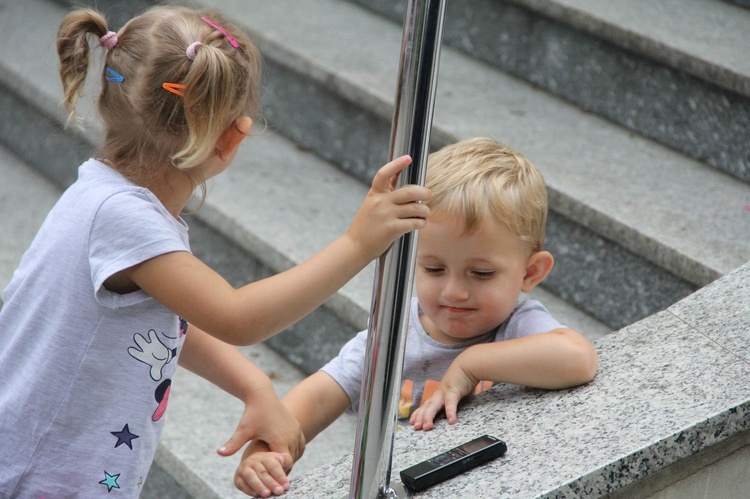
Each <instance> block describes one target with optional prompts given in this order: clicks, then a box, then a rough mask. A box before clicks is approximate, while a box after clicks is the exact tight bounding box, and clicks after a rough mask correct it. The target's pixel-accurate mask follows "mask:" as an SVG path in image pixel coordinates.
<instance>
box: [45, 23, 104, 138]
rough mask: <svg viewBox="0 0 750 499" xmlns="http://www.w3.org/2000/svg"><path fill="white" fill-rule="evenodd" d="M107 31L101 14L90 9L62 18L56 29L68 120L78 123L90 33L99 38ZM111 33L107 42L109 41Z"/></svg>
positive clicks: (86, 69) (87, 60)
mask: <svg viewBox="0 0 750 499" xmlns="http://www.w3.org/2000/svg"><path fill="white" fill-rule="evenodd" d="M108 33H109V28H108V26H107V21H106V19H104V17H103V16H102V15H101V14H99V13H98V12H96V11H95V10H91V9H82V10H78V11H75V12H71V13H70V14H68V15H67V16H65V18H64V19H63V21H62V23H61V24H60V29H59V30H58V32H57V54H58V56H59V58H60V80H62V86H63V94H64V96H65V97H64V99H63V105H64V106H65V110H66V111H68V121H67V122H66V126H67V124H69V123H70V122H71V121H73V122H77V121H78V120H77V117H76V113H75V110H76V103H77V102H78V97H79V96H80V95H81V91H82V90H83V86H84V83H85V82H86V74H87V73H88V69H89V35H93V36H95V37H96V38H102V37H104V36H106V35H107V34H108ZM111 38H112V37H111V35H110V37H109V40H110V41H109V43H110V44H111V43H112V42H111Z"/></svg>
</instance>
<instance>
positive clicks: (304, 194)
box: [0, 0, 608, 337]
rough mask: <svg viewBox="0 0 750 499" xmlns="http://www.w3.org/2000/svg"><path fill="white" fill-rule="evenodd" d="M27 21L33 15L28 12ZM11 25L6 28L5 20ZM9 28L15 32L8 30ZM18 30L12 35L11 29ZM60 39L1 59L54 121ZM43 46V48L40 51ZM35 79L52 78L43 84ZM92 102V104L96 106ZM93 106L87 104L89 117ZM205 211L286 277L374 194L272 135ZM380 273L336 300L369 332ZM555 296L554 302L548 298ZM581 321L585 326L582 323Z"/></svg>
mask: <svg viewBox="0 0 750 499" xmlns="http://www.w3.org/2000/svg"><path fill="white" fill-rule="evenodd" d="M12 7H14V8H18V9H19V12H17V13H18V14H19V16H20V13H21V12H20V9H30V8H31V7H34V8H35V10H37V11H39V12H37V13H36V14H35V16H36V19H43V20H44V22H45V25H50V24H51V25H56V24H57V23H59V18H60V17H61V16H62V15H64V9H60V8H59V7H57V6H56V5H55V4H51V3H49V2H45V1H43V0H31V1H29V2H24V3H23V4H13V5H12ZM24 14H25V16H24V17H23V18H24V19H25V18H26V16H28V17H34V16H31V15H29V12H26V11H24ZM12 17H15V15H14V16H7V17H6V16H3V18H2V19H0V40H2V38H3V37H4V36H6V34H7V35H8V36H10V35H12V34H13V33H14V31H13V30H21V31H23V30H27V29H33V26H32V25H31V24H30V25H29V26H24V24H23V22H21V17H19V22H17V23H7V24H8V26H3V24H4V23H3V20H7V19H10V18H12ZM6 22H7V21H6ZM6 27H8V28H9V30H7V31H6V30H5V28H6ZM10 28H12V29H10ZM53 38H54V36H50V35H49V34H47V35H46V38H45V36H41V35H40V36H39V37H38V38H34V43H32V44H31V46H30V47H29V48H28V50H30V52H29V56H30V54H31V51H34V52H36V59H34V60H35V61H36V62H35V64H34V65H32V66H31V69H28V68H26V66H25V65H23V64H22V61H23V59H24V57H23V56H24V55H25V54H23V53H21V54H20V56H21V57H18V56H17V57H14V58H10V57H7V54H3V53H2V51H3V50H4V49H3V48H2V47H7V44H2V43H0V60H5V61H9V63H8V65H7V67H6V68H5V70H6V72H12V73H13V74H14V75H16V78H17V79H18V80H19V81H22V82H23V83H24V84H25V87H24V91H26V92H29V93H31V92H33V93H35V94H37V95H38V96H39V97H40V98H41V99H42V102H41V105H42V106H43V108H44V109H45V111H47V112H49V113H50V114H52V115H53V116H58V117H61V116H63V114H62V113H61V112H60V110H59V106H54V108H50V107H49V106H51V103H53V102H59V99H60V94H61V91H60V90H59V88H58V87H59V83H58V81H57V79H56V78H54V77H53V76H52V75H51V74H50V73H51V72H52V71H53V70H54V68H56V64H55V63H53V61H55V60H56V59H55V57H56V56H55V55H54V47H53ZM35 44H36V45H35ZM33 75H45V76H46V77H37V78H35V77H34V76H33ZM89 100H90V99H89ZM86 106H88V108H90V104H89V103H88V102H86V101H85V99H83V98H82V99H81V107H82V108H83V114H86V113H87V112H88V113H90V110H89V111H87V107H86ZM85 133H86V134H87V135H88V136H89V138H90V140H95V137H96V136H97V134H98V131H97V129H96V128H95V127H89V128H88V129H87V131H86V132H85ZM209 189H210V192H209V196H208V198H207V202H206V205H205V206H204V208H203V209H202V210H201V211H200V212H199V213H198V216H199V217H200V218H201V219H203V220H205V221H206V222H208V223H209V224H210V225H212V226H213V227H214V228H216V229H217V230H219V231H220V232H222V233H224V234H225V235H227V236H228V237H230V238H231V239H233V240H234V241H235V242H237V243H238V244H239V245H240V246H242V247H244V248H245V249H247V250H249V251H251V252H252V253H253V254H256V255H257V256H258V258H260V259H262V260H263V262H264V263H265V264H267V265H269V266H270V267H271V268H273V269H276V270H277V271H278V270H283V269H285V268H288V267H290V266H291V265H294V264H296V263H299V262H301V261H303V260H304V259H306V258H308V257H309V256H311V255H312V254H313V253H314V252H315V251H316V250H318V249H321V248H322V247H323V246H324V245H325V244H327V243H328V242H330V241H332V240H333V239H334V238H335V237H337V236H338V235H340V234H342V233H343V232H344V231H345V230H346V228H347V227H348V223H349V221H350V220H351V218H352V216H353V215H354V213H355V212H356V209H357V207H358V206H359V203H360V202H361V200H362V199H363V198H364V196H365V194H366V192H367V186H366V185H364V184H363V183H362V182H360V181H358V180H356V179H354V178H353V177H350V176H348V175H346V174H343V173H342V172H341V171H340V170H338V169H336V168H335V167H333V166H332V165H330V164H328V163H326V162H325V161H322V160H320V159H319V158H318V157H316V156H315V155H313V154H310V153H306V152H305V151H301V150H299V149H298V148H296V147H295V146H294V145H293V144H291V143H289V142H288V141H286V140H284V139H282V138H280V137H279V136H277V135H276V134H274V133H272V132H270V131H266V132H264V133H260V134H259V135H258V136H256V137H251V138H250V139H249V140H248V141H247V142H246V143H245V145H243V152H242V153H241V154H239V155H238V157H237V159H236V161H235V164H233V165H232V167H231V168H230V169H229V170H227V172H226V173H225V174H224V175H221V176H219V177H217V178H216V179H215V181H212V182H211V183H210V185H209ZM372 276H373V266H372V265H371V266H370V268H369V269H368V270H367V271H366V272H363V273H361V274H360V275H359V276H357V277H356V278H355V279H354V280H353V281H352V282H351V283H350V284H349V285H347V286H346V287H345V288H344V290H343V291H342V292H341V293H339V294H338V295H336V296H335V297H333V298H332V300H331V303H330V305H331V307H332V308H333V309H334V310H335V311H336V312H337V313H338V314H339V315H340V316H342V317H343V318H345V319H347V320H348V321H349V322H350V323H352V324H357V325H359V326H358V327H364V325H365V324H366V318H367V313H368V311H369V303H370V295H371V291H372V282H373V281H372V279H373V277H372ZM538 294H540V295H542V297H543V299H544V300H545V302H556V303H557V305H554V304H553V305H551V308H557V309H559V310H560V311H561V312H563V315H564V317H563V320H565V321H566V322H569V323H570V324H571V325H573V324H577V323H584V324H585V325H586V329H591V330H592V334H593V335H594V337H598V336H601V335H602V334H605V333H606V332H608V329H607V328H606V327H604V326H602V325H601V323H598V322H596V321H593V322H589V321H588V319H587V316H585V314H584V315H580V314H578V313H577V311H575V310H573V312H572V314H571V318H570V319H567V318H565V313H564V310H566V309H567V308H569V307H567V306H566V305H565V304H564V302H561V301H560V300H557V299H556V298H555V297H553V296H552V295H549V293H545V292H544V291H543V290H540V291H539V292H538ZM548 295H549V296H548ZM579 321H580V322H579Z"/></svg>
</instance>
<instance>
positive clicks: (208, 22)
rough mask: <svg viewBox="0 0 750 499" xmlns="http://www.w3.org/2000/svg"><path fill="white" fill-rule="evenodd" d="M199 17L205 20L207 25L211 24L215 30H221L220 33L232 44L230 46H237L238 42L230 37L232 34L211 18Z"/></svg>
mask: <svg viewBox="0 0 750 499" xmlns="http://www.w3.org/2000/svg"><path fill="white" fill-rule="evenodd" d="M201 19H202V20H203V21H204V22H206V23H207V24H208V25H210V26H213V27H214V28H216V29H217V30H219V31H220V32H221V34H222V35H224V37H225V38H226V39H227V41H228V42H229V43H230V44H231V45H232V47H234V48H239V46H240V44H239V43H237V40H235V39H234V38H232V35H230V34H229V33H228V32H227V30H225V29H224V28H222V27H221V26H220V25H219V24H217V23H215V22H213V21H212V20H211V19H209V18H207V17H201Z"/></svg>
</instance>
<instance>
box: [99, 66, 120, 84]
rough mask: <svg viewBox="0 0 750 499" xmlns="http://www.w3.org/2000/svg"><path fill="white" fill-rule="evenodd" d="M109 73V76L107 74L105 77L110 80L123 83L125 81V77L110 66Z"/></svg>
mask: <svg viewBox="0 0 750 499" xmlns="http://www.w3.org/2000/svg"><path fill="white" fill-rule="evenodd" d="M107 73H109V76H105V77H104V79H105V80H107V81H109V82H112V83H122V82H123V81H125V78H123V77H122V75H121V74H120V73H118V72H117V71H115V70H114V69H112V68H110V67H109V66H107Z"/></svg>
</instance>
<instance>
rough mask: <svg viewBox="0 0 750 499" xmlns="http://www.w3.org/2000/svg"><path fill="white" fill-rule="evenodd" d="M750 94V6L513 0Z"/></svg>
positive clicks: (668, 0) (677, 0)
mask: <svg viewBox="0 0 750 499" xmlns="http://www.w3.org/2000/svg"><path fill="white" fill-rule="evenodd" d="M511 1H512V2H513V3H516V4H518V5H520V6H523V7H526V8H529V9H532V10H535V11H537V12H540V13H542V14H544V15H547V16H549V17H551V18H553V19H557V20H560V21H562V22H565V23H568V24H571V25H573V26H575V27H576V28H578V29H581V30H583V31H587V32H589V33H592V34H596V35H597V36H600V37H601V38H603V39H606V40H609V41H611V42H612V43H615V44H618V45H620V46H622V47H624V48H629V49H633V50H635V51H637V52H639V53H642V54H644V55H647V56H649V57H651V58H653V59H656V60H659V61H661V62H663V63H665V64H667V65H670V66H672V67H675V68H678V69H682V70H685V71H687V72H688V73H691V74H693V75H695V76H698V77H701V78H704V79H706V80H707V81H711V82H713V83H716V84H718V85H721V86H723V87H724V88H727V89H729V90H733V91H735V92H738V93H741V94H744V95H750V60H748V58H747V56H746V54H745V48H746V47H747V46H748V45H749V44H750V30H748V29H747V27H748V25H750V10H748V9H746V8H742V7H740V6H738V5H732V4H731V3H729V2H723V1H717V0H663V1H660V2H650V1H648V0H633V1H629V2H621V1H618V0H551V1H546V0H511Z"/></svg>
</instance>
